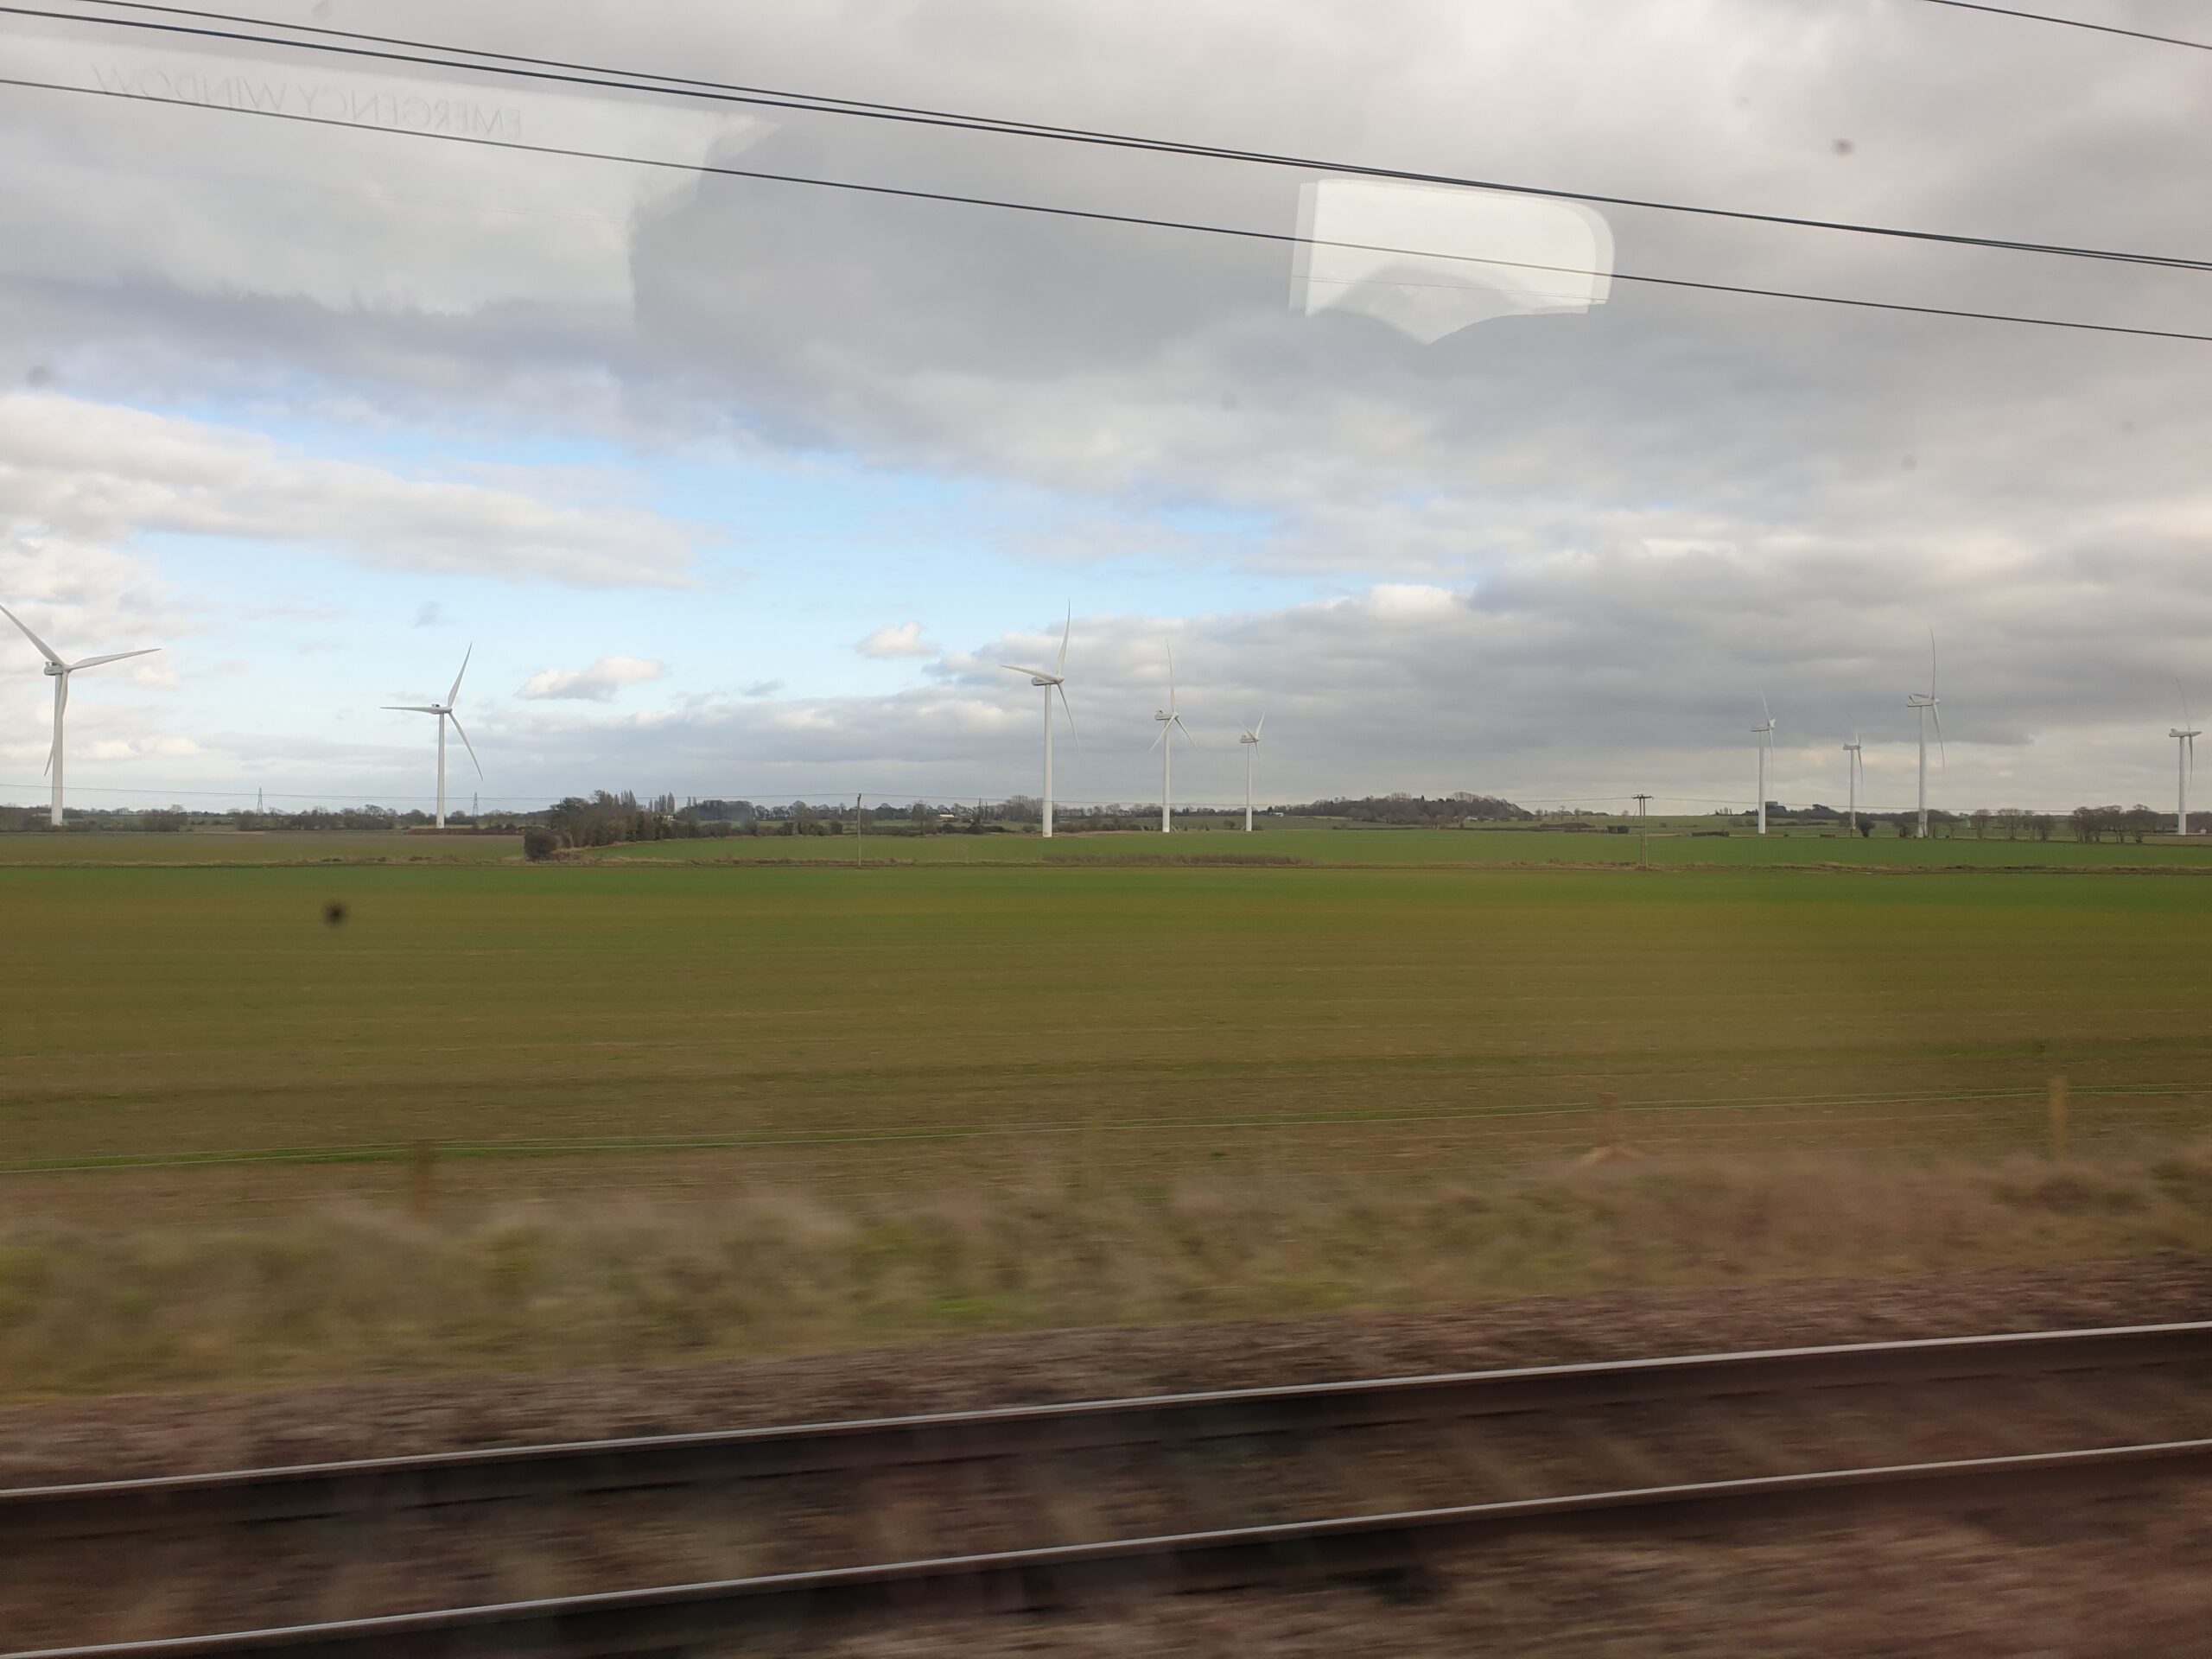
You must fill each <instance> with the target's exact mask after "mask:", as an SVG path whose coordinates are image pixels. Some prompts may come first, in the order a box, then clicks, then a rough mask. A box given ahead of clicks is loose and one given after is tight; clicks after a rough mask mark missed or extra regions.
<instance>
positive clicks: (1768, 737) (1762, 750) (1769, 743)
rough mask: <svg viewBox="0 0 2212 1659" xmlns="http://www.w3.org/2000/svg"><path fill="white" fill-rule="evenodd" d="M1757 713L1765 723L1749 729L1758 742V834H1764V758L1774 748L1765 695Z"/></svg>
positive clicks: (1771, 722) (1761, 698)
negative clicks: (1763, 716) (1764, 717)
mask: <svg viewBox="0 0 2212 1659" xmlns="http://www.w3.org/2000/svg"><path fill="white" fill-rule="evenodd" d="M1759 712H1760V713H1761V714H1763V715H1765V716H1766V721H1765V723H1764V724H1763V725H1758V726H1754V727H1752V728H1751V735H1752V736H1754V737H1756V738H1758V740H1759V834H1761V835H1764V834H1766V757H1767V751H1768V750H1770V749H1771V748H1772V747H1774V710H1773V709H1770V708H1768V707H1767V706H1766V693H1765V692H1764V691H1762V692H1760V693H1759Z"/></svg>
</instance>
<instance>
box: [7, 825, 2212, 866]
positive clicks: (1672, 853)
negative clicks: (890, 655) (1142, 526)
mask: <svg viewBox="0 0 2212 1659" xmlns="http://www.w3.org/2000/svg"><path fill="white" fill-rule="evenodd" d="M521 857H522V842H521V838H520V837H519V836H496V835H486V836H467V835H455V836H429V835H409V834H405V833H403V832H400V831H397V830H390V831H381V832H379V831H373V830H371V831H358V832H356V831H328V832H323V831H290V830H270V831H264V832H257V833H244V832H238V831H229V830H213V831H210V830H187V831H181V832H178V833H175V834H155V833H149V832H137V831H128V830H121V831H118V830H102V831H98V832H94V833H89V834H84V833H79V834H71V835H60V836H56V835H48V834H29V835H0V869H6V868H11V867H18V866H35V867H39V868H48V867H52V866H68V865H77V866H84V867H88V868H89V867H99V866H106V865H162V866H190V865H225V866H249V865H291V864H350V863H360V864H379V863H391V864H452V863H472V864H473V863H499V862H518V861H520V860H521ZM564 857H565V859H566V860H567V861H571V862H588V863H639V862H652V863H671V862H672V863H679V864H683V863H708V864H728V863H747V864H760V863H766V864H779V863H804V864H850V863H853V862H854V861H855V860H862V861H866V862H868V863H871V864H884V863H891V864H989V865H999V864H1086V863H1088V864H1128V863H1151V864H1170V865H1182V864H1195V865H1216V864H1246V863H1249V864H1261V865H1267V864H1286V863H1288V864H1314V865H1326V866H1333V867H1342V868H1358V867H1363V866H1369V865H1382V866H1390V867H1399V866H1436V867H1440V868H1450V867H1452V866H1465V865H1478V866H1488V865H1511V864H1527V865H1543V864H1554V865H1567V866H1582V865H1592V864H1601V865H1612V866H1627V865H1633V864H1635V863H1637V862H1638V861H1639V859H1643V858H1648V859H1649V862H1650V864H1651V866H1652V867H1653V868H1658V869H1675V868H1705V867H1708V866H1715V865H1718V866H1746V867H1764V866H1775V867H1783V868H1806V867H1816V866H1818V867H1825V866H1829V865H1834V866H1837V867H1840V868H1846V869H1866V870H1953V869H1961V870H1978V869H2060V870H2084V869H2181V870H2201V871H2203V872H2205V873H2207V874H2212V836H2206V837H2203V838H2202V839H2201V840H2200V842H2197V843H2196V844H2194V845H2191V844H2188V843H2184V842H2177V841H2174V840H2172V839H2171V838H2168V839H2165V840H2163V841H2162V840H2158V839H2155V838H2154V839H2152V840H2151V841H2149V842H2145V843H2144V844H2142V845H2136V844H2134V843H2133V842H2126V843H2122V842H2088V843H2084V842H2076V841H2070V840H2053V841H2048V842H2035V841H2005V840H2002V839H1995V840H1980V839H1976V838H1975V837H1974V836H1957V837H1955V838H1953V837H1942V838H1939V839H1936V840H1934V841H1926V842H1915V841H1905V840H1900V839H1898V838H1897V837H1896V836H1877V837H1874V838H1873V839H1871V840H1866V839H1853V838H1851V837H1849V836H1844V835H1843V834H1841V833H1840V832H1834V831H1828V832H1822V831H1818V830H1813V829H1790V830H1787V831H1781V830H1778V831H1777V832H1776V833H1775V834H1773V835H1770V836H1765V837H1764V838H1762V837H1759V836H1753V835H1750V834H1745V833H1731V834H1730V835H1727V836H1694V835H1692V834H1690V833H1688V830H1687V829H1681V828H1669V829H1655V830H1654V831H1653V832H1652V834H1651V836H1650V837H1649V842H1648V847H1647V844H1646V843H1645V842H1644V841H1643V838H1642V837H1639V836H1630V835H1609V834H1607V833H1605V831H1604V830H1594V831H1578V832H1569V831H1563V830H1556V829H1553V830H1536V829H1332V828H1320V827H1311V826H1310V824H1308V825H1300V827H1298V828H1294V829H1263V830H1262V831H1261V832H1260V833H1258V834H1256V835H1253V836H1245V835H1243V834H1242V833H1239V832H1237V831H1236V830H1233V829H1220V828H1203V829H1185V830H1183V831H1181V832H1180V833H1179V834H1177V835H1174V836H1165V837H1163V836H1159V835H1157V834H1153V833H1146V832H1136V831H1123V832H1116V833H1102V834H1064V835H1059V836H1054V837H1053V838H1052V840H1051V841H1049V842H1048V841H1046V840H1045V839H1043V838H1042V837H1041V836H1037V835H1035V834H1034V833H1015V834H998V835H984V836H970V835H957V834H955V835H944V834H940V835H928V836H914V835H908V834H903V833H901V834H874V835H862V836H853V835H849V834H847V835H836V836H785V835H775V834H770V835H762V836H726V837H720V838H716V837H704V838H701V839H697V840H678V841H661V842H641V843H638V844H635V845H625V846H619V847H605V848H596V849H588V850H583V851H578V852H573V853H569V854H567V855H564Z"/></svg>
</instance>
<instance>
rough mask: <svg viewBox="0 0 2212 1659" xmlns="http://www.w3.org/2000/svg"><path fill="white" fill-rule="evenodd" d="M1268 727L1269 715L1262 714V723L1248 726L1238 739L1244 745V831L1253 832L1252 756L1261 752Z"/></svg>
mask: <svg viewBox="0 0 2212 1659" xmlns="http://www.w3.org/2000/svg"><path fill="white" fill-rule="evenodd" d="M1267 729H1268V717H1267V716H1266V715H1261V716H1260V723H1259V724H1258V725H1256V726H1248V727H1246V728H1244V734H1243V736H1241V737H1239V738H1238V739H1237V740H1236V741H1238V742H1239V743H1242V744H1243V746H1244V833H1245V834H1246V835H1248V836H1249V835H1250V834H1251V833H1252V758H1253V756H1255V755H1256V754H1258V753H1259V752H1260V734H1261V733H1262V732H1264V731H1266V730H1267Z"/></svg>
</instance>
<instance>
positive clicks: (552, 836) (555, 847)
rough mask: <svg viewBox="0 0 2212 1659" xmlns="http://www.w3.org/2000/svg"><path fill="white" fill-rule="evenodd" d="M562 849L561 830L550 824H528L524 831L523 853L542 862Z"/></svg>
mask: <svg viewBox="0 0 2212 1659" xmlns="http://www.w3.org/2000/svg"><path fill="white" fill-rule="evenodd" d="M560 850H561V832H560V831H559V830H557V829H554V828H553V827H552V826H551V825H550V824H544V823H533V824H529V825H526V826H525V827H524V829H523V832H522V855H523V856H524V858H526V859H529V860H530V861H531V862H532V863H540V862H543V861H544V860H546V859H549V858H550V857H552V856H553V855H554V854H556V853H557V852H559V851H560Z"/></svg>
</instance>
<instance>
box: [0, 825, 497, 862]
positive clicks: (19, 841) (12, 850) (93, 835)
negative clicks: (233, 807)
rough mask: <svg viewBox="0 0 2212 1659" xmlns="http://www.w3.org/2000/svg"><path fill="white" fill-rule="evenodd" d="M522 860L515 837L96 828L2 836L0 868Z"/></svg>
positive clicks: (377, 831) (363, 832)
mask: <svg viewBox="0 0 2212 1659" xmlns="http://www.w3.org/2000/svg"><path fill="white" fill-rule="evenodd" d="M521 855H522V837H521V836H410V835H408V834H405V833H404V832H403V831H400V830H396V829H395V830H374V829H365V830H345V829H334V830H307V829H291V830H288V829H268V830H235V829H219V830H205V829H198V830H192V829H186V830H176V831H173V832H162V831H153V830H131V829H100V830H94V831H91V832H89V833H72V834H67V835H51V834H47V833H43V832H38V833H33V834H29V835H22V834H18V835H0V868H8V867H10V866H12V865H39V866H51V865H67V864H162V865H184V864H236V865H252V864H327V863H334V862H335V863H370V862H385V861H389V862H393V863H435V864H452V863H460V862H468V863H481V862H486V861H495V860H499V859H503V858H519V857H520V856H521Z"/></svg>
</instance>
